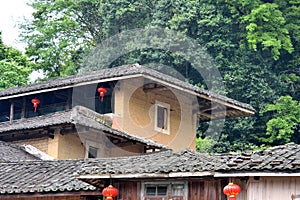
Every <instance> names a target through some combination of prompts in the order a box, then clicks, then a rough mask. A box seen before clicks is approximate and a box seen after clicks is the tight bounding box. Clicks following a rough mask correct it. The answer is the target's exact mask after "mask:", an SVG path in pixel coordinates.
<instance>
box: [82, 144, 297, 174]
mask: <svg viewBox="0 0 300 200" xmlns="http://www.w3.org/2000/svg"><path fill="white" fill-rule="evenodd" d="M299 171H300V145H297V144H293V143H291V144H287V145H283V146H278V147H275V148H272V149H268V150H264V151H257V152H254V153H242V154H218V155H214V154H204V153H197V152H193V151H190V150H184V151H182V152H179V153H176V152H173V151H161V152H157V153H151V154H148V155H141V156H132V157H124V158H113V159H95V160H87V161H85V162H84V163H83V165H82V168H81V169H80V170H79V171H78V175H95V174H97V175H101V174H144V173H150V174H167V173H174V172H224V173H226V172H245V173H246V172H299ZM245 176H246V175H245Z"/></svg>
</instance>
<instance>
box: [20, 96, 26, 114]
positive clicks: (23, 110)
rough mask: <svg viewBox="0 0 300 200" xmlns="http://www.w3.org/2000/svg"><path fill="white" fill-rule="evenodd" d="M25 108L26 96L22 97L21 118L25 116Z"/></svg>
mask: <svg viewBox="0 0 300 200" xmlns="http://www.w3.org/2000/svg"><path fill="white" fill-rule="evenodd" d="M25 109H26V97H23V102H22V110H21V119H24V118H25Z"/></svg>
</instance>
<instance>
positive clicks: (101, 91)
mask: <svg viewBox="0 0 300 200" xmlns="http://www.w3.org/2000/svg"><path fill="white" fill-rule="evenodd" d="M97 91H98V92H99V95H100V98H101V102H103V98H104V95H105V93H106V92H107V89H106V88H105V87H99V88H98V90H97Z"/></svg>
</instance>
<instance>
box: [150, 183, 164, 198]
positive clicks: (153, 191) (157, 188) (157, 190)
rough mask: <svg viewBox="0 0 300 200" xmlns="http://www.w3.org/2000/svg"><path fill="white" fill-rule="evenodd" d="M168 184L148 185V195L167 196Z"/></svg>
mask: <svg viewBox="0 0 300 200" xmlns="http://www.w3.org/2000/svg"><path fill="white" fill-rule="evenodd" d="M167 189H168V186H167V185H146V196H167Z"/></svg>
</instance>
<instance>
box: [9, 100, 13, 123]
mask: <svg viewBox="0 0 300 200" xmlns="http://www.w3.org/2000/svg"><path fill="white" fill-rule="evenodd" d="M13 120H14V102H11V103H10V114H9V123H10V124H12V122H13Z"/></svg>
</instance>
